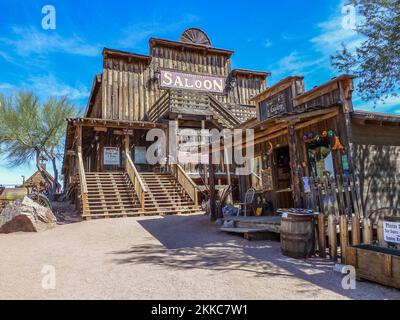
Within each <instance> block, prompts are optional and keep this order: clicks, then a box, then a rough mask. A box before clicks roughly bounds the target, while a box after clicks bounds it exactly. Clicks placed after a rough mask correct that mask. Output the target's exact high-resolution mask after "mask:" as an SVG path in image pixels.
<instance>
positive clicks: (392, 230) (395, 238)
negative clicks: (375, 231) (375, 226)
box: [383, 220, 400, 244]
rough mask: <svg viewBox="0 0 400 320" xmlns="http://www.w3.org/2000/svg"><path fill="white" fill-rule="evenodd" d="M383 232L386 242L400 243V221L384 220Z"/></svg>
mask: <svg viewBox="0 0 400 320" xmlns="http://www.w3.org/2000/svg"><path fill="white" fill-rule="evenodd" d="M383 234H384V238H385V242H388V243H396V244H400V221H386V220H385V221H384V222H383Z"/></svg>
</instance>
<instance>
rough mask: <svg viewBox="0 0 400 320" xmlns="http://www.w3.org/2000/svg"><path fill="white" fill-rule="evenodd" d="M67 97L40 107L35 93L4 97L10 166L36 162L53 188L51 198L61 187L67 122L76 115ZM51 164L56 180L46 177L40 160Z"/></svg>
mask: <svg viewBox="0 0 400 320" xmlns="http://www.w3.org/2000/svg"><path fill="white" fill-rule="evenodd" d="M75 112H76V111H75V107H74V106H73V105H71V103H70V102H69V101H68V99H67V98H65V97H62V98H50V99H49V100H48V101H47V102H45V103H44V104H40V102H39V99H38V97H36V96H35V95H34V94H33V93H31V92H23V91H21V92H19V93H18V94H17V95H15V96H14V95H10V96H7V97H6V96H5V95H0V152H1V154H2V155H3V156H4V158H5V159H6V160H7V162H8V165H9V166H21V165H23V164H29V163H31V162H32V161H34V162H35V164H36V167H37V169H38V171H39V172H40V173H41V175H42V177H43V179H44V180H45V181H46V182H47V184H48V185H49V186H51V187H50V189H49V190H48V191H49V194H50V198H53V196H54V193H55V192H56V190H57V187H58V185H59V182H58V180H59V178H58V177H59V174H58V166H57V162H58V160H61V158H62V151H61V146H62V143H63V140H64V136H65V130H66V121H65V119H66V118H68V117H71V116H73V115H74V114H75ZM43 158H46V159H48V160H50V161H51V163H52V166H53V171H54V181H51V180H50V179H49V177H48V176H47V175H46V174H45V170H44V168H43V167H42V166H41V163H40V160H41V159H43Z"/></svg>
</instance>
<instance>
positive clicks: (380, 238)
mask: <svg viewBox="0 0 400 320" xmlns="http://www.w3.org/2000/svg"><path fill="white" fill-rule="evenodd" d="M378 241H379V245H381V246H382V247H385V246H386V242H385V236H384V233H383V220H382V219H380V220H379V221H378Z"/></svg>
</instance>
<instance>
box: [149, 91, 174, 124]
mask: <svg viewBox="0 0 400 320" xmlns="http://www.w3.org/2000/svg"><path fill="white" fill-rule="evenodd" d="M170 104H171V103H170V93H169V92H166V93H164V94H163V95H162V96H161V98H160V99H158V100H157V102H156V103H155V104H154V105H153V106H152V107H151V109H150V110H149V111H148V112H147V117H148V120H149V121H152V122H156V121H158V120H159V119H160V118H162V116H163V115H165V114H166V113H167V112H168V111H169V108H170Z"/></svg>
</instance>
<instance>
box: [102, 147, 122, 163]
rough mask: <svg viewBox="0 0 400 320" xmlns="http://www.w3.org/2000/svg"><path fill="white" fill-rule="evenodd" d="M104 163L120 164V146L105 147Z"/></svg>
mask: <svg viewBox="0 0 400 320" xmlns="http://www.w3.org/2000/svg"><path fill="white" fill-rule="evenodd" d="M104 165H105V166H119V165H120V159H119V148H104Z"/></svg>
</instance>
